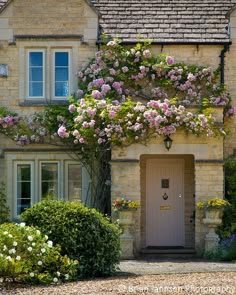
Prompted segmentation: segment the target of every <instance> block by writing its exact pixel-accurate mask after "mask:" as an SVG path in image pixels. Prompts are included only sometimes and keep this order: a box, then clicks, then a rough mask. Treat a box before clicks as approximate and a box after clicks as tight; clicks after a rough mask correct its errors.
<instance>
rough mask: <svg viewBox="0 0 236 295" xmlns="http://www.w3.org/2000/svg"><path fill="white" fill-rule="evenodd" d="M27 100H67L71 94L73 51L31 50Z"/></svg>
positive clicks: (28, 66)
mask: <svg viewBox="0 0 236 295" xmlns="http://www.w3.org/2000/svg"><path fill="white" fill-rule="evenodd" d="M27 52H28V62H27V68H28V70H27V73H28V74H27V79H26V80H27V83H26V84H27V85H26V86H27V87H26V88H27V98H28V99H33V100H34V99H37V100H40V99H52V100H65V99H67V98H68V96H69V95H70V92H71V81H70V80H71V50H68V49H29V50H28V51H27Z"/></svg>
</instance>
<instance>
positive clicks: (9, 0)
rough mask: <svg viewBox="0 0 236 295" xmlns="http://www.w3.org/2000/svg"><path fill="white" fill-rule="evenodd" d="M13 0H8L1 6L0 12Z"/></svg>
mask: <svg viewBox="0 0 236 295" xmlns="http://www.w3.org/2000/svg"><path fill="white" fill-rule="evenodd" d="M12 1H13V0H8V1H7V2H6V3H5V4H4V5H3V6H2V7H1V8H0V14H1V13H2V12H3V10H4V9H5V8H7V6H8V5H9V4H10V3H11V2H12Z"/></svg>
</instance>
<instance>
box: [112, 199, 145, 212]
mask: <svg viewBox="0 0 236 295" xmlns="http://www.w3.org/2000/svg"><path fill="white" fill-rule="evenodd" d="M112 207H113V209H114V211H123V210H135V209H138V208H139V207H140V202H139V201H132V200H127V199H125V198H121V199H116V200H114V201H113V203H112Z"/></svg>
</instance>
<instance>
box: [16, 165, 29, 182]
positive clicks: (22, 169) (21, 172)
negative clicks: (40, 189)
mask: <svg viewBox="0 0 236 295" xmlns="http://www.w3.org/2000/svg"><path fill="white" fill-rule="evenodd" d="M23 180H28V181H30V165H18V166H17V181H23Z"/></svg>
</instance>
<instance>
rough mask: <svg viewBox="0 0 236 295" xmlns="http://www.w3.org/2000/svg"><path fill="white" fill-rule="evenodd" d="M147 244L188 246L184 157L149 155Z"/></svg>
mask: <svg viewBox="0 0 236 295" xmlns="http://www.w3.org/2000/svg"><path fill="white" fill-rule="evenodd" d="M146 171H147V173H146V246H167V247H168V246H171V247H173V246H184V160H182V159H148V160H147V167H146Z"/></svg>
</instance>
